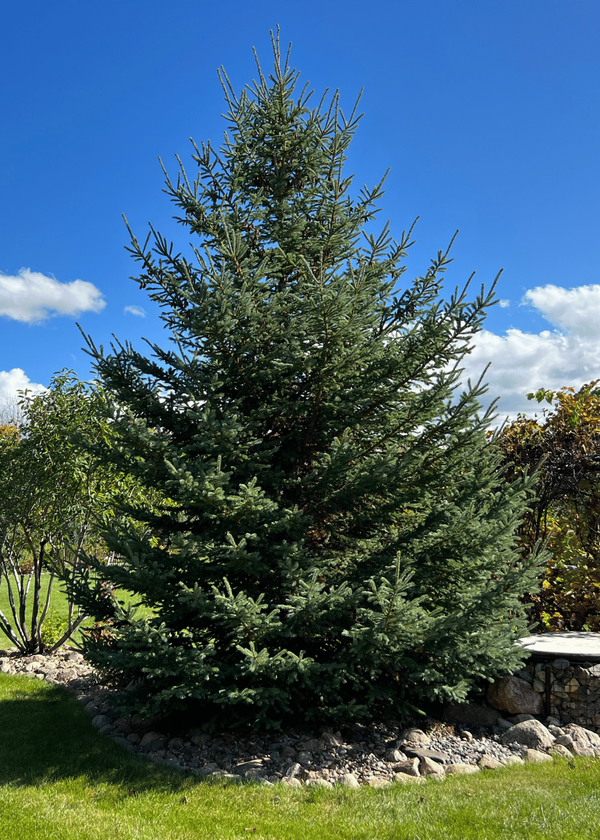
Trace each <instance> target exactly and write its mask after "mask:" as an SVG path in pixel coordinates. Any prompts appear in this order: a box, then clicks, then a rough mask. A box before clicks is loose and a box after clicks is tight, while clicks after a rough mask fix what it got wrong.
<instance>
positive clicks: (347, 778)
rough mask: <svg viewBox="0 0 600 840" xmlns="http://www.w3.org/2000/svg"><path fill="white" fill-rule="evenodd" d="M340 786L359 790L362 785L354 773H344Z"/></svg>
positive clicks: (340, 779)
mask: <svg viewBox="0 0 600 840" xmlns="http://www.w3.org/2000/svg"><path fill="white" fill-rule="evenodd" d="M339 784H340V785H342V786H343V787H349V788H359V787H360V784H359V781H358V779H357V778H356V776H355V775H354V773H344V775H343V776H340V778H339Z"/></svg>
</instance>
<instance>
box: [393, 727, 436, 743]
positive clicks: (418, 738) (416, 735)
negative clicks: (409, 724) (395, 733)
mask: <svg viewBox="0 0 600 840" xmlns="http://www.w3.org/2000/svg"><path fill="white" fill-rule="evenodd" d="M400 737H401V739H403V740H404V741H408V742H409V743H412V744H428V743H429V742H430V741H431V738H430V737H429V735H426V734H425V733H424V732H423V730H422V729H405V730H404V732H403V733H402V735H401V736H400Z"/></svg>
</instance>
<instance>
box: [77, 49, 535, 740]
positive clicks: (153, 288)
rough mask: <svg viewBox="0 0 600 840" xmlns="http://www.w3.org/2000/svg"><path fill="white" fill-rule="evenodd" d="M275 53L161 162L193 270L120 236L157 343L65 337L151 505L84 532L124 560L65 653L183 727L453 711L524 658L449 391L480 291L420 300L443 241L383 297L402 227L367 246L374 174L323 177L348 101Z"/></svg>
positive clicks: (493, 523)
mask: <svg viewBox="0 0 600 840" xmlns="http://www.w3.org/2000/svg"><path fill="white" fill-rule="evenodd" d="M274 52H275V64H274V70H273V72H272V74H271V75H269V76H268V77H265V76H264V75H263V73H262V72H261V69H260V67H259V68H258V74H259V75H258V80H257V81H256V82H254V83H253V84H252V86H249V87H247V88H246V89H245V90H243V91H242V93H241V94H240V95H239V96H238V95H236V94H235V92H234V90H233V88H232V86H231V85H230V83H229V81H228V79H227V76H226V75H225V73H224V71H222V72H221V74H220V78H221V81H222V84H223V88H224V91H225V96H226V100H227V105H228V109H229V110H228V113H227V115H226V117H227V121H228V124H229V133H226V134H225V140H224V144H223V146H222V147H221V149H220V151H216V150H215V149H213V147H212V146H211V145H210V144H208V143H207V144H206V145H204V144H203V145H201V146H200V147H197V146H194V150H195V154H194V161H195V166H196V167H197V175H196V176H195V177H194V178H193V179H191V178H189V177H188V175H187V173H186V171H185V170H184V167H183V165H182V164H181V162H180V172H179V175H178V177H177V180H176V181H175V182H173V181H172V180H171V179H170V178H169V177H168V175H166V172H165V175H166V191H167V192H168V194H169V195H170V196H171V198H172V200H173V201H174V203H175V205H176V206H177V208H178V210H179V213H180V215H179V217H178V221H179V222H180V223H181V224H182V225H183V226H184V227H185V228H186V230H187V231H189V233H190V234H191V235H192V237H193V240H194V246H193V257H190V258H187V257H186V256H184V255H182V254H181V253H179V252H178V251H177V250H176V249H175V247H174V246H173V245H172V244H170V243H169V242H168V241H167V240H166V239H165V238H164V237H163V236H162V235H161V234H160V233H158V232H156V231H154V229H152V228H151V234H150V235H149V238H148V239H147V240H146V243H145V244H144V245H142V244H140V243H139V242H138V240H137V239H136V238H135V236H134V235H133V234H132V245H131V248H130V250H131V252H132V254H133V256H134V258H135V259H136V260H137V261H138V262H139V263H140V265H141V273H140V275H139V277H138V278H136V279H137V280H138V282H139V284H140V286H141V287H142V288H146V289H147V290H148V293H149V295H150V297H151V298H152V300H153V301H155V302H157V303H158V304H159V305H160V306H161V307H162V318H163V320H164V323H165V326H166V327H167V328H168V330H169V331H170V334H171V337H172V343H171V344H170V345H167V347H166V348H165V347H160V346H152V356H151V357H150V358H149V357H147V356H145V355H143V354H141V353H139V352H137V351H135V350H134V349H133V348H132V347H131V346H130V345H128V344H126V345H121V344H117V345H115V346H114V347H113V348H112V351H111V352H110V353H109V354H108V355H105V354H104V353H103V351H102V350H101V349H97V348H96V347H95V346H94V344H93V343H92V342H91V340H89V344H90V352H92V353H93V355H94V357H95V364H96V367H97V371H98V375H99V377H100V379H101V381H102V383H103V386H104V388H105V389H107V391H108V392H109V393H110V394H111V395H112V409H111V411H112V423H113V427H114V429H115V432H116V435H117V441H118V442H117V444H116V445H113V446H112V447H111V448H110V449H107V450H106V452H105V457H106V458H108V459H110V460H111V461H112V462H113V463H115V464H116V465H117V466H118V467H119V468H120V469H126V470H128V471H130V472H131V473H132V474H134V475H135V476H136V478H137V479H139V480H140V481H141V482H142V483H143V484H144V485H145V486H146V487H147V488H148V489H149V490H150V489H151V488H155V489H156V490H157V491H159V492H161V493H163V494H164V499H165V501H164V503H163V505H162V509H161V510H159V511H157V510H156V509H154V510H146V509H143V507H141V506H140V507H135V506H133V505H132V506H130V508H129V509H127V510H125V511H124V513H126V514H127V515H128V516H131V517H133V519H134V520H136V521H137V522H138V527H137V529H135V528H133V526H132V527H131V528H126V527H124V526H123V527H120V528H115V529H113V530H112V531H111V532H110V533H108V534H107V535H106V539H107V541H108V544H109V546H110V547H111V548H112V549H113V551H115V552H117V553H118V554H119V555H120V556H121V557H122V563H120V564H119V565H115V566H107V567H104V566H101V565H100V564H96V567H95V570H94V572H93V574H90V575H89V577H88V579H87V581H86V583H85V586H83V585H78V586H76V588H77V594H78V597H79V599H80V600H81V601H82V602H83V603H85V605H86V606H87V607H88V608H89V609H92V610H94V612H95V614H96V616H97V618H99V619H105V620H106V619H110V621H111V626H110V632H106V633H103V634H98V633H96V634H90V635H88V638H87V640H86V642H85V649H86V653H87V656H88V657H89V659H90V660H91V661H92V662H94V663H95V664H96V665H98V666H101V667H103V668H106V669H109V670H110V671H112V672H113V673H115V674H119V675H120V676H121V678H122V679H123V680H125V681H133V682H134V683H135V688H133V689H132V690H131V691H130V692H129V693H128V696H129V698H130V704H131V708H136V709H138V710H143V711H144V712H147V713H164V712H168V711H170V710H173V709H176V708H180V707H190V706H194V707H197V709H198V712H199V713H200V714H201V718H200V720H202V721H204V722H205V723H206V724H207V725H210V724H211V723H212V724H213V725H214V724H216V723H218V722H219V721H225V720H226V721H227V722H228V723H229V725H231V724H232V722H234V721H238V722H242V721H253V722H258V723H259V724H261V725H271V726H273V725H278V724H279V723H281V722H284V721H285V720H287V719H290V718H292V717H295V719H296V720H297V719H298V717H300V718H302V719H304V720H307V721H311V720H315V721H317V720H325V719H336V718H338V719H339V718H345V719H349V718H353V719H360V718H369V717H374V716H377V715H382V714H402V713H403V712H406V711H407V709H409V708H414V705H417V706H418V705H419V704H420V703H422V702H423V701H426V700H431V699H436V698H437V699H444V698H452V699H462V698H464V697H465V695H466V692H467V691H468V689H469V688H470V686H471V685H472V684H473V682H474V681H475V680H478V679H481V678H487V679H493V678H494V677H495V676H496V675H497V674H499V673H501V672H506V670H510V669H511V668H516V667H518V665H519V663H520V662H521V661H522V659H523V653H522V651H521V650H520V649H519V647H518V646H517V645H515V639H516V638H518V637H519V635H520V634H525V633H526V631H527V627H526V623H525V621H524V618H523V610H522V608H521V606H520V603H519V596H520V595H522V594H523V593H524V592H525V591H527V590H528V589H531V588H532V587H533V586H534V585H535V580H536V577H537V568H536V562H537V561H536V560H535V558H529V559H523V558H521V557H520V556H519V554H518V552H516V551H515V549H514V536H513V535H514V532H515V528H516V527H517V525H518V523H519V521H520V520H521V518H522V514H523V511H524V507H525V505H526V498H527V495H528V492H529V490H528V488H529V483H528V482H529V480H528V479H526V478H524V479H523V480H522V481H520V482H516V483H513V484H509V483H508V482H506V481H505V479H504V478H503V477H502V475H501V473H500V471H499V468H498V465H499V457H498V454H497V452H496V449H495V446H494V443H493V441H488V440H487V439H486V429H487V427H488V425H489V421H490V414H489V412H488V413H487V414H485V415H483V416H480V415H479V414H478V411H479V404H478V398H479V397H480V396H481V394H482V393H483V392H484V390H485V388H484V387H482V386H481V384H478V385H477V386H475V387H471V385H470V384H469V385H468V387H467V388H466V389H465V390H464V391H460V388H459V382H460V377H461V368H460V362H461V360H462V359H463V358H464V356H465V354H466V353H468V352H469V347H470V343H471V341H472V339H473V336H474V335H475V334H476V332H477V331H478V330H479V329H480V328H481V324H482V319H483V317H484V314H485V310H486V308H487V307H488V306H489V305H490V304H491V303H492V294H491V293H490V294H486V293H484V291H483V289H482V292H481V294H480V295H479V296H477V297H476V298H475V299H474V300H469V299H468V297H467V292H466V290H464V291H462V292H459V291H457V292H456V293H455V294H453V295H452V296H451V297H450V298H449V299H448V300H444V299H442V297H441V277H442V274H443V272H444V270H445V268H446V266H447V264H448V262H449V257H448V254H447V253H442V252H440V253H439V254H438V256H437V258H436V259H435V260H433V262H432V264H431V266H430V268H429V270H428V271H427V273H426V274H425V275H424V276H422V277H419V278H418V279H417V280H415V281H414V282H413V283H412V284H406V286H405V287H404V288H402V286H403V284H402V281H401V275H402V273H403V266H402V261H403V258H404V257H405V254H406V250H407V248H408V246H409V244H410V242H409V240H410V233H409V234H403V235H402V237H401V238H400V241H399V242H397V241H395V240H394V239H393V238H392V236H391V233H390V232H389V230H388V226H387V225H384V226H383V228H382V230H381V232H380V233H378V234H377V235H376V234H374V233H373V232H372V230H373V224H372V223H373V220H374V219H375V216H376V213H377V203H378V200H379V199H380V197H381V195H382V184H383V182H382V183H380V184H378V185H377V186H375V187H374V188H372V189H368V188H367V187H365V188H363V189H362V191H361V192H360V193H359V194H358V197H356V198H353V197H352V196H351V192H350V190H351V185H352V178H351V177H349V176H347V175H346V174H344V163H345V159H346V154H347V150H348V146H349V143H350V141H351V139H352V137H353V135H354V133H355V130H356V127H357V124H358V120H359V117H358V116H357V114H356V108H355V110H354V111H353V112H352V114H351V115H350V117H346V116H345V115H344V113H343V112H342V110H341V108H340V104H339V101H338V95H337V94H335V95H333V97H332V98H331V99H330V101H326V97H325V96H324V97H323V98H322V99H321V101H320V103H319V104H318V105H317V106H316V107H314V108H311V105H310V93H309V92H308V89H307V88H306V87H304V88H303V89H301V90H300V92H299V93H298V90H299V87H298V73H297V72H296V71H295V70H293V69H291V68H290V66H289V63H288V58H289V53H288V58H286V59H285V60H282V57H281V56H280V53H279V46H278V42H277V41H275V42H274ZM126 521H127V519H126V517H125V518H124V519H123V522H126ZM139 523H142V524H144V526H145V530H141V529H140V527H139ZM90 563H93V559H90ZM107 585H108V586H114V587H122V588H125V589H128V590H130V591H131V592H133V593H135V595H136V597H137V598H138V599H139V602H140V603H142V604H143V605H144V607H145V608H147V610H150V611H151V613H150V615H148V612H147V614H146V617H145V618H143V619H137V618H135V617H132V615H131V613H125V612H124V609H123V605H122V604H120V603H118V602H117V601H116V599H115V598H112V599H110V598H109V599H107V598H106V591H107ZM411 704H413V705H412V706H411Z"/></svg>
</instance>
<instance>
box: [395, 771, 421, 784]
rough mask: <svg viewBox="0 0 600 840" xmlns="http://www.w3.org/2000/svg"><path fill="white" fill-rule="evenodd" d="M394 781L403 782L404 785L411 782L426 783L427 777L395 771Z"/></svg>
mask: <svg viewBox="0 0 600 840" xmlns="http://www.w3.org/2000/svg"><path fill="white" fill-rule="evenodd" d="M394 781H396V782H402V784H403V785H406V784H410V783H414V782H416V783H418V784H421V785H424V784H425V777H424V776H411V775H410V773H394Z"/></svg>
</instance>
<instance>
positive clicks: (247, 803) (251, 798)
mask: <svg viewBox="0 0 600 840" xmlns="http://www.w3.org/2000/svg"><path fill="white" fill-rule="evenodd" d="M599 817H600V762H599V761H597V760H590V759H575V760H573V761H570V762H569V761H557V762H556V763H554V764H543V765H529V766H525V767H513V768H507V769H503V770H497V771H492V772H485V773H481V774H480V775H477V776H469V777H464V778H460V777H453V778H449V779H447V780H446V781H444V782H428V783H427V784H426V785H414V786H401V785H393V786H391V787H389V788H385V789H380V790H375V789H371V788H365V789H361V790H360V791H352V790H347V789H337V790H334V791H328V790H323V789H318V788H317V789H315V788H301V789H294V788H286V787H284V786H283V785H277V786H275V787H267V786H261V785H259V784H243V785H242V784H235V783H234V784H227V783H225V782H222V781H221V782H216V783H210V782H205V781H199V780H197V779H196V778H194V777H192V776H189V775H185V774H180V773H178V772H177V771H175V770H171V769H168V768H163V767H159V766H155V765H151V764H148V763H146V762H144V761H142V760H141V759H140V758H138V757H137V756H133V755H130V754H129V753H126V752H123V751H122V750H121V749H119V748H118V747H117V746H116V745H114V744H113V743H112V742H111V741H110V740H109V739H107V738H104V737H102V736H100V735H98V733H97V732H96V731H95V730H94V729H93V728H92V726H91V723H90V719H89V717H88V716H87V715H86V714H85V712H84V711H83V710H82V709H81V707H80V706H79V705H78V704H77V703H76V701H75V700H73V699H72V698H71V697H70V696H68V695H67V694H66V693H65V692H63V691H62V690H61V689H59V688H57V687H55V686H52V685H50V684H47V683H44V682H41V681H38V680H32V679H29V678H27V677H13V676H7V675H5V674H0V836H1V837H3V838H7V840H112V838H122V840H200V838H202V840H225V838H227V840H239V839H240V838H248V837H254V838H257V840H258V839H259V838H260V840H292V838H293V839H294V840H329V838H331V840H333V838H348V840H496V838H498V839H500V838H502V840H565V838H569V840H583V838H586V840H592V838H594V839H595V840H597V838H598V837H599V836H600V827H599V825H598V820H599Z"/></svg>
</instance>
